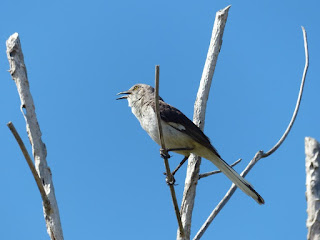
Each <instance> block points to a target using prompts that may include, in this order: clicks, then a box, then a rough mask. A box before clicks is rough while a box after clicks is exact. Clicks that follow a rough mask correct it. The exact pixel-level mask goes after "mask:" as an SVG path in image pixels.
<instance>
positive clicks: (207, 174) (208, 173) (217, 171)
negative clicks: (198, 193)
mask: <svg viewBox="0 0 320 240" xmlns="http://www.w3.org/2000/svg"><path fill="white" fill-rule="evenodd" d="M241 160H242V159H241V158H239V159H238V160H237V161H235V162H234V163H232V164H231V165H230V166H231V167H234V166H235V165H237V164H238V163H239V162H241ZM217 173H221V170H215V171H211V172H207V173H202V174H199V180H200V179H201V178H204V177H209V176H211V175H213V174H217Z"/></svg>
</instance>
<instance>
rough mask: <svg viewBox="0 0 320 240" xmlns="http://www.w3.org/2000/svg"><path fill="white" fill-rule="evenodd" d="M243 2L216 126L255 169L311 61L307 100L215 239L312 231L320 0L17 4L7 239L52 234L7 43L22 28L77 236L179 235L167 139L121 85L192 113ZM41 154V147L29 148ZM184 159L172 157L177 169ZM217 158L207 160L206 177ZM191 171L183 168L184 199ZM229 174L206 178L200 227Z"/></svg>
mask: <svg viewBox="0 0 320 240" xmlns="http://www.w3.org/2000/svg"><path fill="white" fill-rule="evenodd" d="M229 4H231V5H232V7H231V9H230V11H229V17H228V21H227V25H226V28H225V34H224V37H223V46H222V49H221V52H220V55H219V59H218V63H217V66H216V71H215V74H214V79H213V84H212V89H211V93H210V97H209V101H208V108H207V114H206V125H205V133H206V134H207V135H208V136H209V137H210V139H211V141H212V143H213V145H214V146H215V147H216V148H217V149H218V151H219V153H220V154H221V156H222V157H223V158H224V159H225V160H226V161H227V162H229V163H232V162H234V161H235V160H237V159H238V158H243V161H242V163H240V164H238V165H237V166H236V167H235V168H236V170H237V171H239V172H240V171H242V170H243V169H244V167H245V166H246V164H247V163H248V162H249V161H250V159H251V158H252V157H253V156H254V154H255V153H256V152H257V151H258V150H264V151H267V150H269V149H270V148H271V147H272V146H273V145H274V144H275V143H276V142H277V141H278V139H279V138H280V137H281V135H282V133H283V131H284V130H285V128H286V127H287V124H288V122H289V121H290V118H291V115H292V112H293V110H294V106H295V103H296V98H297V94H298V91H299V86H300V81H301V76H302V71H303V67H304V48H303V38H302V31H301V25H303V26H305V28H306V30H307V33H308V40H309V52H310V67H309V72H308V76H307V81H306V85H305V91H304V96H303V99H302V103H301V109H300V112H299V115H298V117H297V120H296V123H295V125H294V127H293V129H292V131H291V133H290V134H289V136H288V138H287V140H286V141H285V142H284V144H283V145H282V146H281V148H280V149H279V150H278V151H277V152H275V153H274V154H273V155H272V156H270V157H268V158H266V159H263V160H261V161H260V162H259V163H258V164H257V165H256V166H255V167H254V169H253V170H252V171H251V172H250V173H249V175H248V176H247V179H248V180H249V181H250V182H251V183H252V184H253V185H254V186H255V188H256V189H257V191H258V192H259V193H260V194H261V195H262V196H263V197H264V199H265V201H266V204H265V205H264V206H259V205H258V204H256V203H255V202H254V201H253V200H251V199H250V198H248V197H247V196H246V195H245V194H243V193H242V192H241V191H239V190H237V191H236V193H235V195H234V196H233V197H232V199H231V200H230V201H229V203H228V204H227V206H226V207H225V208H224V209H223V210H222V212H221V213H220V214H219V216H218V217H217V218H216V220H215V221H214V223H213V224H212V225H211V226H210V228H209V230H208V231H207V232H206V233H205V235H204V236H203V239H246V240H250V239H260V240H264V239H304V238H305V237H306V233H307V231H306V227H305V221H306V217H307V216H306V201H305V166H304V165H305V164H304V158H305V155H304V137H305V136H311V137H314V138H316V139H318V140H320V133H319V121H320V112H319V110H318V108H317V106H318V103H319V88H320V84H319V81H317V79H318V78H319V75H320V70H319V69H318V68H317V66H318V65H319V63H320V62H319V44H318V43H319V42H320V33H319V20H320V18H319V13H318V10H319V7H320V4H319V2H318V1H315V0H312V1H311V0H310V1H287V0H284V1H274V0H270V1H256V2H254V1H222V0H221V1H198V2H197V1H161V2H159V1H157V2H156V1H96V0H93V1H90V3H89V1H77V2H76V3H75V2H74V1H64V2H62V1H54V2H53V1H51V2H48V1H28V2H27V1H8V0H4V1H1V3H0V9H1V10H0V11H1V14H0V29H1V31H0V46H1V47H0V49H1V50H0V79H1V81H0V106H1V109H2V114H1V118H0V145H1V146H2V150H1V151H0V158H1V159H2V166H1V168H0V182H1V192H2V194H1V195H2V197H1V200H0V212H1V214H0V215H1V217H0V225H1V228H0V235H1V238H3V239H9V240H11V239H12V240H16V239H49V237H48V235H47V233H46V228H45V222H44V219H43V213H42V206H41V199H40V194H39V192H38V190H37V187H36V184H35V182H34V180H33V178H32V176H31V173H30V170H29V169H28V167H27V164H26V162H25V160H24V158H23V156H22V153H21V152H20V150H19V148H18V145H17V144H16V142H15V140H14V139H13V137H12V135H11V133H10V131H9V130H8V128H7V126H6V123H7V122H8V121H12V122H13V123H14V124H15V126H16V128H17V130H18V131H19V133H20V135H21V136H22V138H23V140H24V141H25V143H26V144H28V138H27V135H26V132H25V122H24V118H23V116H22V115H21V113H20V110H19V107H20V101H19V97H18V94H17V90H16V87H15V84H14V82H13V81H12V80H11V77H10V74H9V73H8V72H7V70H8V69H9V65H8V61H7V58H6V52H5V51H6V49H5V41H6V40H7V39H8V37H9V36H10V35H11V34H13V33H14V32H18V33H19V34H20V38H21V42H22V48H23V52H24V55H25V62H26V65H27V70H28V77H29V81H30V85H31V91H32V94H33V98H34V101H35V105H36V112H37V116H38V120H39V123H40V127H41V130H42V134H43V141H44V142H45V144H46V146H47V150H48V157H47V161H48V164H49V166H50V167H51V170H52V173H53V181H54V185H55V190H56V197H57V200H58V204H59V209H60V215H61V221H62V225H63V230H64V236H65V239H129V238H130V239H175V234H176V229H177V223H176V219H175V215H174V211H173V207H172V203H171V200H170V194H169V189H168V187H167V186H166V184H165V181H164V176H163V175H162V173H163V172H164V165H163V160H162V159H161V158H160V157H159V147H158V146H157V145H156V144H155V143H154V142H152V141H151V139H149V137H148V136H147V134H146V133H145V132H143V131H142V130H141V128H140V126H139V123H138V121H137V120H136V119H135V118H134V116H133V115H132V114H131V111H130V109H129V108H128V106H127V103H126V102H125V101H123V102H121V101H115V98H116V96H115V94H116V93H118V92H120V91H124V90H127V89H128V88H130V87H131V86H132V85H133V84H135V83H147V84H150V85H154V66H155V65H156V64H159V65H160V95H161V97H162V98H164V99H165V100H166V101H167V102H168V103H170V104H172V105H174V106H176V107H177V108H179V109H180V110H181V111H183V112H184V113H185V114H186V115H187V116H188V117H190V118H192V114H193V104H194V100H195V96H196V93H197V88H198V85H199V80H200V77H201V73H202V69H203V65H204V61H205V58H206V54H207V49H208V44H209V41H210V37H211V30H212V26H213V20H214V16H215V13H216V11H218V10H219V9H222V8H224V7H226V6H227V5H229ZM28 149H29V152H30V153H31V150H30V147H29V146H28ZM180 160H181V156H177V155H173V157H172V158H171V159H170V163H171V167H172V168H173V167H174V166H175V165H176V164H177V163H178V162H179V161H180ZM213 169H215V167H214V166H213V165H212V164H211V163H210V162H208V161H206V160H203V161H202V166H201V172H205V171H209V170H213ZM185 170H186V167H184V168H183V169H182V170H181V171H180V172H179V173H178V175H177V176H176V180H177V184H178V185H177V186H176V192H177V196H178V201H179V203H180V202H181V197H182V191H183V185H184V178H185ZM230 184H231V183H230V181H229V180H228V179H227V178H226V177H224V176H223V175H222V174H220V175H216V176H213V177H210V178H207V179H203V180H201V181H200V182H199V186H198V190H197V198H196V205H195V208H194V214H193V226H192V236H194V234H195V233H196V232H197V231H198V229H199V228H200V226H201V225H202V223H203V222H204V221H205V219H206V218H207V217H208V215H209V213H210V212H211V211H212V209H213V208H214V207H215V205H216V204H217V202H218V201H220V199H221V197H222V196H223V195H224V194H225V192H226V191H227V189H228V188H229V187H230Z"/></svg>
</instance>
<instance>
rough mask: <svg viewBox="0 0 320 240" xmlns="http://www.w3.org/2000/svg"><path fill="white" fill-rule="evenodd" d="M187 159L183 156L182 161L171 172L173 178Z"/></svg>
mask: <svg viewBox="0 0 320 240" xmlns="http://www.w3.org/2000/svg"><path fill="white" fill-rule="evenodd" d="M187 159H188V157H187V156H185V157H184V158H183V159H182V161H181V162H180V163H179V165H178V166H177V167H176V169H175V170H173V172H172V173H171V174H172V176H174V175H175V174H176V172H177V171H178V170H179V168H181V167H182V165H183V164H184V163H185V162H186V161H187Z"/></svg>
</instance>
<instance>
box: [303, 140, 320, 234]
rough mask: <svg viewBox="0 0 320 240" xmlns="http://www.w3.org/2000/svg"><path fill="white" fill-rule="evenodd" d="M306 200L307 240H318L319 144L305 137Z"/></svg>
mask: <svg viewBox="0 0 320 240" xmlns="http://www.w3.org/2000/svg"><path fill="white" fill-rule="evenodd" d="M304 142H305V153H306V198H307V213H308V219H307V222H306V224H307V228H308V236H307V239H308V240H318V239H320V144H319V143H318V142H317V141H316V140H315V139H313V138H310V137H306V138H305V140H304Z"/></svg>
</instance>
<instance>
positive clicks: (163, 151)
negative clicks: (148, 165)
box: [160, 148, 171, 159]
mask: <svg viewBox="0 0 320 240" xmlns="http://www.w3.org/2000/svg"><path fill="white" fill-rule="evenodd" d="M168 152H169V151H168V150H167V149H162V148H160V156H161V157H162V158H166V159H168V158H170V157H171V156H170V155H169V153H168Z"/></svg>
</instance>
